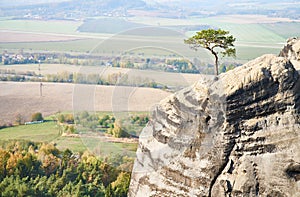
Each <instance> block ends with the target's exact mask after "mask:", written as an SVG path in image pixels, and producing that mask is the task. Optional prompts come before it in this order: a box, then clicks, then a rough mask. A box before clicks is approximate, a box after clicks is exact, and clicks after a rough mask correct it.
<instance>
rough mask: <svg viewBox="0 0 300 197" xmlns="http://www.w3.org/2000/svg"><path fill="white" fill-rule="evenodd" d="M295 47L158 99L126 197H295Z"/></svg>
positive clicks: (298, 161) (298, 159) (298, 181)
mask: <svg viewBox="0 0 300 197" xmlns="http://www.w3.org/2000/svg"><path fill="white" fill-rule="evenodd" d="M299 45H300V40H298V39H293V40H289V42H288V44H287V45H286V46H285V48H284V49H283V50H282V52H281V53H280V57H277V56H275V55H264V56H262V57H259V58H257V59H255V60H253V61H251V62H249V63H247V64H245V65H243V66H241V67H239V68H236V69H234V70H232V71H229V72H227V73H224V74H221V75H220V76H218V78H211V79H210V78H204V77H201V79H200V81H199V82H198V83H196V84H195V85H193V86H192V87H189V88H186V89H184V90H182V91H180V92H177V93H176V94H174V95H172V96H170V97H168V98H166V99H165V100H163V101H162V102H161V103H160V105H159V106H157V107H156V109H155V110H154V112H153V117H152V121H151V122H150V123H149V124H148V125H147V126H146V127H145V128H144V130H143V132H142V134H141V136H140V141H139V148H138V150H137V159H136V161H135V165H134V169H133V173H132V179H131V183H130V189H129V196H131V197H135V196H138V197H140V196H141V197H144V196H159V197H163V196H166V197H167V196H168V197H169V196H217V197H219V196H241V197H242V196H243V197H244V196H270V197H275V196H300V137H299V136H300V135H299V134H300V125H299V122H300V114H299V113H300V97H299V96H300V79H299V74H298V72H297V70H296V69H295V67H294V66H293V63H292V61H290V60H291V59H292V60H293V62H295V61H299V59H300V56H299V54H300V53H299V52H300V50H299V48H300V47H299ZM297 47H298V48H297Z"/></svg>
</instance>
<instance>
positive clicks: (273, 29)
mask: <svg viewBox="0 0 300 197" xmlns="http://www.w3.org/2000/svg"><path fill="white" fill-rule="evenodd" d="M111 20H112V19H107V18H100V19H99V18H98V19H93V20H92V19H91V20H87V21H83V22H71V21H22V20H0V30H6V31H8V30H10V31H11V30H13V31H17V32H18V33H22V32H23V33H28V34H30V33H42V35H43V34H46V35H47V34H49V40H48V41H43V42H34V41H33V40H32V41H30V39H29V40H28V42H24V40H22V39H20V38H19V39H20V40H22V42H14V43H8V42H1V43H0V50H14V51H17V50H19V49H21V48H22V49H24V51H28V52H30V51H31V52H38V51H40V52H41V51H44V52H47V51H48V52H51V51H52V52H53V51H58V52H68V53H72V52H73V53H75V52H76V53H83V54H108V55H110V56H120V55H122V54H123V53H124V52H128V51H130V52H132V53H133V54H135V55H136V54H144V55H145V56H148V57H151V56H160V55H162V56H170V55H174V54H176V55H179V56H185V57H188V58H194V57H199V58H200V59H202V60H203V61H205V62H211V57H210V55H209V54H208V53H206V52H205V51H203V50H199V51H198V52H194V51H192V50H190V49H189V48H188V46H185V45H184V44H183V39H185V38H186V37H187V36H191V35H192V34H193V33H194V32H195V31H188V30H186V31H184V30H183V29H182V26H186V27H189V26H190V27H195V26H196V27H197V26H198V27H199V28H201V27H203V26H211V27H215V28H223V29H225V30H228V31H230V32H231V33H232V34H233V36H235V37H236V38H237V42H236V47H237V57H236V59H235V60H233V59H224V60H223V61H238V62H246V61H248V60H249V59H253V58H256V57H258V56H260V55H262V54H265V53H275V54H277V53H278V52H279V51H280V49H281V48H282V45H283V43H284V42H285V40H286V39H287V38H288V37H290V36H297V34H299V33H298V32H300V25H299V22H298V21H295V22H293V21H291V20H290V19H282V18H269V17H265V16H259V15H258V16H252V15H250V16H243V17H240V16H229V15H228V16H218V17H210V18H187V19H165V18H152V17H144V18H142V17H139V18H134V17H131V18H120V19H114V22H111ZM124 21H125V22H124ZM110 22H111V23H110ZM107 23H110V25H109V26H108V25H105V24H107ZM120 23H121V24H122V23H123V26H120V25H118V24H120ZM132 24H134V25H132ZM114 25H115V27H114ZM135 27H144V28H139V29H135ZM107 29H109V30H110V32H109V31H108V30H107ZM187 29H188V28H187ZM90 32H94V33H90ZM27 36H28V35H27ZM51 36H65V37H68V38H69V37H70V38H74V39H75V40H68V41H66V40H61V41H56V42H53V40H52V41H51V39H50V38H51ZM3 39H4V40H5V38H3V37H2V40H3ZM77 39H78V40H77ZM29 41H30V42H29ZM149 48H152V50H149ZM245 49H247V50H245Z"/></svg>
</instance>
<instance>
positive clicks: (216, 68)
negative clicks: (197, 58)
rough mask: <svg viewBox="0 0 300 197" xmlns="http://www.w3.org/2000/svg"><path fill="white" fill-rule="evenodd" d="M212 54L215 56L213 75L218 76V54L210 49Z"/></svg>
mask: <svg viewBox="0 0 300 197" xmlns="http://www.w3.org/2000/svg"><path fill="white" fill-rule="evenodd" d="M211 52H212V54H213V55H214V56H215V75H216V76H218V75H219V66H218V64H219V58H218V54H217V53H216V52H214V51H213V50H211Z"/></svg>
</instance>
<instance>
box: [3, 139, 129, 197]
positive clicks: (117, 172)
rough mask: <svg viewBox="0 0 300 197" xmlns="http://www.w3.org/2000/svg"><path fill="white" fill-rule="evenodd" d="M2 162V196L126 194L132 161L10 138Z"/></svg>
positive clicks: (4, 148) (4, 147)
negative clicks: (104, 157)
mask: <svg viewBox="0 0 300 197" xmlns="http://www.w3.org/2000/svg"><path fill="white" fill-rule="evenodd" d="M0 164H1V165H0V196H127V190H128V186H129V181H130V172H128V171H131V168H132V164H133V161H132V160H131V159H128V158H126V157H119V158H109V159H107V160H106V161H104V160H101V159H99V158H97V157H96V156H94V155H92V154H90V153H88V152H84V153H82V154H80V153H73V152H72V151H70V150H69V149H66V150H64V151H60V150H58V149H57V148H56V147H55V145H53V144H47V143H34V142H30V141H11V142H9V141H7V143H5V144H3V145H2V147H1V148H0ZM112 164H114V165H112ZM115 166H117V167H115ZM125 169H126V170H127V171H125Z"/></svg>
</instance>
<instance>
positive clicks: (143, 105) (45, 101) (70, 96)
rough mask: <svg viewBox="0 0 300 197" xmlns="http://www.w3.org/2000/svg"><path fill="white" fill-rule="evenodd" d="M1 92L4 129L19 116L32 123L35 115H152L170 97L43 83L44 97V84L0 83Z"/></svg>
mask: <svg viewBox="0 0 300 197" xmlns="http://www.w3.org/2000/svg"><path fill="white" fill-rule="evenodd" d="M0 89H1V92H0V105H1V108H0V114H1V116H0V123H1V125H2V124H8V123H13V122H14V120H15V118H16V115H17V114H21V115H22V116H23V119H24V120H26V121H28V120H29V118H30V117H31V114H33V113H35V112H41V113H42V114H43V115H44V116H49V115H51V114H54V113H56V112H58V111H92V112H95V111H110V112H112V111H113V112H118V111H125V110H127V111H150V110H151V108H152V106H153V105H155V104H157V103H159V101H160V100H162V99H163V98H165V97H167V96H168V95H170V93H169V92H165V91H162V90H159V89H153V88H138V87H124V88H120V89H119V88H118V87H115V86H97V85H83V84H60V83H43V87H42V96H41V95H40V83H34V82H26V83H25V82H0ZM152 95H155V97H153V96H152Z"/></svg>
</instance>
